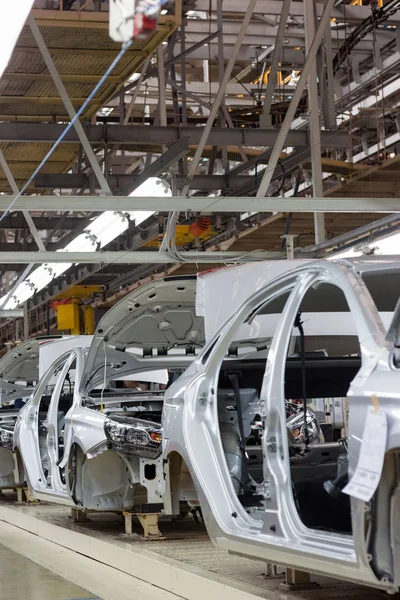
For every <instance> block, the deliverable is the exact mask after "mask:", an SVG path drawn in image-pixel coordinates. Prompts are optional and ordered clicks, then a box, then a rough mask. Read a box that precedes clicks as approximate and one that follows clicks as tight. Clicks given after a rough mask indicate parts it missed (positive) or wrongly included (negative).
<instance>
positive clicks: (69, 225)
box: [0, 186, 85, 231]
mask: <svg viewBox="0 0 400 600" xmlns="http://www.w3.org/2000/svg"><path fill="white" fill-rule="evenodd" d="M55 187H59V186H55ZM84 220H85V218H84V217H77V216H71V217H65V218H64V220H63V222H62V225H61V226H60V227H59V230H60V231H69V230H70V229H75V227H78V226H79V225H81V224H82V223H83V221H84ZM59 221H60V217H59V216H54V215H49V216H47V217H33V222H34V224H35V226H36V229H39V230H40V229H47V230H51V229H53V227H54V226H55V225H57V224H58V223H59ZM0 229H10V230H15V229H27V223H26V221H25V217H24V216H23V215H22V214H18V213H16V214H11V215H7V216H6V217H5V218H4V219H3V220H2V221H1V223H0Z"/></svg>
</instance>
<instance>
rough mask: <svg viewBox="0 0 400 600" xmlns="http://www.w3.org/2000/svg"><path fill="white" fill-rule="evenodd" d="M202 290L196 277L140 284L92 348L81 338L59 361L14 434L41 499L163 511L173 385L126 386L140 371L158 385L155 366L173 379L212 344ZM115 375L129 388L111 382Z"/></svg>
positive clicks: (105, 321)
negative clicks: (166, 415) (165, 415)
mask: <svg viewBox="0 0 400 600" xmlns="http://www.w3.org/2000/svg"><path fill="white" fill-rule="evenodd" d="M195 289H196V279H195V278H193V277H189V278H186V279H178V280H175V279H174V278H170V279H168V280H160V281H156V282H153V283H151V284H149V285H147V286H144V287H143V288H140V289H138V290H136V291H135V292H133V293H132V294H130V295H129V296H127V297H126V298H124V299H123V300H121V301H120V302H119V303H118V304H117V305H115V306H114V307H113V308H112V309H110V310H109V311H108V312H107V313H106V315H105V316H104V317H103V318H102V320H101V321H100V323H99V325H98V326H97V329H96V333H95V336H94V338H93V341H92V342H91V344H90V346H89V345H88V344H80V345H78V344H77V345H76V346H75V347H74V348H72V349H71V350H70V351H69V352H67V353H65V354H63V355H62V356H60V357H59V358H58V359H57V360H56V361H55V362H54V363H53V364H52V365H51V367H50V368H49V369H48V371H47V372H46V373H45V374H44V376H43V377H42V379H41V380H40V382H39V384H38V386H37V388H36V390H35V393H34V394H33V396H32V398H31V399H30V401H29V402H28V403H27V405H26V406H25V407H24V409H23V410H22V411H21V413H20V415H19V418H18V421H17V425H16V429H15V435H14V445H15V448H16V449H17V450H18V452H19V453H20V454H21V456H22V457H23V462H24V465H25V471H26V474H27V480H28V483H29V486H30V489H31V491H32V493H33V494H34V496H36V497H37V498H38V499H42V500H51V501H53V502H58V503H63V504H66V505H70V506H78V507H83V508H85V509H91V510H100V511H101V510H103V511H110V510H113V511H119V510H129V509H133V508H134V507H140V505H142V504H145V503H150V504H153V505H154V510H156V508H157V507H158V508H159V510H160V511H161V509H162V502H163V501H162V498H163V494H164V492H165V478H164V471H163V462H162V457H161V415H162V405H163V396H164V391H163V390H160V389H158V390H154V389H153V390H139V389H132V387H128V384H127V383H126V382H129V381H132V376H133V374H135V373H136V374H138V373H141V375H140V376H139V375H138V379H139V381H144V380H145V381H146V380H149V379H150V380H151V381H157V373H155V374H154V375H153V376H152V375H150V374H149V372H150V371H152V372H154V371H156V372H159V371H163V372H165V370H166V369H168V371H169V372H170V376H171V377H172V378H173V377H174V376H176V375H179V374H180V373H181V372H182V371H183V370H184V369H185V368H186V367H187V365H188V364H190V362H191V361H192V360H193V357H194V356H195V353H196V352H198V351H199V349H200V348H201V347H202V346H203V344H204V330H203V319H202V318H197V317H196V315H195ZM146 378H147V379H146ZM115 381H117V382H123V385H124V386H125V387H115V386H114V387H111V385H112V382H115ZM115 385H117V384H115Z"/></svg>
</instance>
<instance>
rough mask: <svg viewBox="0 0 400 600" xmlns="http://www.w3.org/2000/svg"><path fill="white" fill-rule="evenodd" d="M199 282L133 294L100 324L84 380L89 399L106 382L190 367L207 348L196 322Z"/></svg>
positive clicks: (177, 281)
mask: <svg viewBox="0 0 400 600" xmlns="http://www.w3.org/2000/svg"><path fill="white" fill-rule="evenodd" d="M195 305H196V277H195V276H193V277H192V276H186V277H168V278H165V279H159V280H156V281H152V282H151V283H148V284H146V285H144V286H141V287H139V288H138V289H136V290H135V291H133V292H131V293H130V294H129V295H128V296H126V297H125V298H124V299H123V300H121V301H120V302H118V304H115V305H114V306H113V307H112V308H111V309H110V310H109V311H108V312H107V313H106V314H105V316H104V317H103V318H102V319H101V321H100V323H99V324H98V326H97V327H96V332H95V335H94V338H93V341H92V344H91V346H90V349H89V352H88V355H87V358H86V361H85V367H84V372H83V376H82V380H81V382H82V383H81V391H82V393H88V392H89V391H90V389H94V388H96V387H98V386H99V384H102V383H103V382H104V380H105V379H106V380H109V379H123V378H124V377H123V376H125V375H128V374H133V373H135V372H141V371H148V370H158V369H166V368H173V367H179V366H186V365H187V364H189V363H190V362H191V361H192V360H193V358H194V354H195V350H196V348H201V347H202V346H203V345H204V324H203V318H202V317H197V316H196V311H195Z"/></svg>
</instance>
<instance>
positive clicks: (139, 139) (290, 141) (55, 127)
mask: <svg viewBox="0 0 400 600" xmlns="http://www.w3.org/2000/svg"><path fill="white" fill-rule="evenodd" d="M66 127H67V125H60V124H53V123H0V142H21V143H22V142H38V143H40V142H43V143H52V142H55V141H56V140H57V139H58V138H59V137H60V135H61V134H62V132H63V131H64V129H65V128H66ZM84 130H85V133H86V135H87V137H88V139H89V141H90V142H91V143H92V144H101V145H102V144H105V143H107V144H118V145H119V146H126V145H133V144H172V143H173V142H177V141H178V140H180V139H182V138H183V137H187V138H189V144H190V145H193V146H196V145H197V144H198V143H199V142H200V139H201V134H202V131H203V128H202V127H192V126H175V125H168V126H167V127H161V126H155V125H151V126H146V125H129V126H127V125H89V124H88V125H85V126H84ZM278 134H279V129H252V128H234V129H231V128H228V127H213V128H212V129H211V131H210V134H209V136H208V138H207V144H208V145H217V146H273V145H274V143H275V141H276V138H277V136H278ZM286 142H287V145H288V146H308V145H309V143H310V140H309V132H308V131H307V130H291V131H289V133H288V136H287V138H286ZM65 143H74V144H78V143H79V138H78V135H77V134H76V132H75V131H72V130H71V131H69V132H68V133H67V135H66V136H65V138H64V139H63V144H65ZM321 143H322V145H323V146H324V147H328V148H348V147H349V143H350V142H349V134H348V132H346V131H321Z"/></svg>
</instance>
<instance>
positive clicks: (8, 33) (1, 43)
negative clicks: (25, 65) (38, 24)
mask: <svg viewBox="0 0 400 600" xmlns="http://www.w3.org/2000/svg"><path fill="white" fill-rule="evenodd" d="M33 1H34V0H18V2H0V50H1V51H0V77H1V76H2V75H3V73H4V71H5V69H6V67H7V65H8V63H9V60H10V58H11V55H12V53H13V50H14V48H15V44H16V43H17V40H18V38H19V35H20V33H21V31H22V28H23V26H24V24H25V21H26V19H27V17H28V15H29V13H30V11H31V8H32V6H33Z"/></svg>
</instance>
